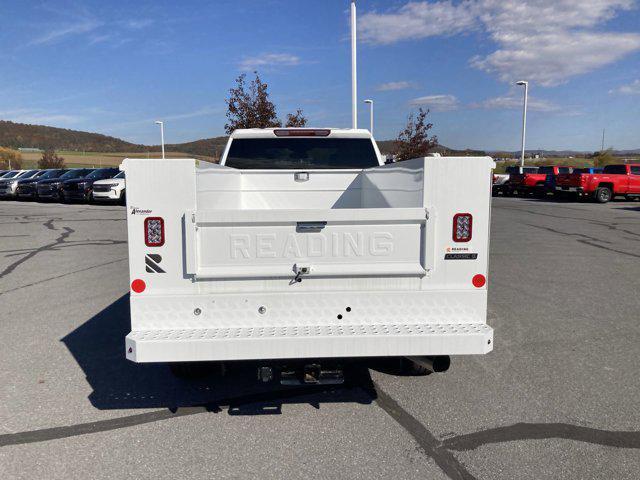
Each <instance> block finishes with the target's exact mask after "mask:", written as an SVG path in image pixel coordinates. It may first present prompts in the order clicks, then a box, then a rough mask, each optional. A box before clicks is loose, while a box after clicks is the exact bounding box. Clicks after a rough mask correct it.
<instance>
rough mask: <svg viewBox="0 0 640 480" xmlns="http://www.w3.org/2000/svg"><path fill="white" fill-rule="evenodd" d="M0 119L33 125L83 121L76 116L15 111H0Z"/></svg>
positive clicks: (67, 123)
mask: <svg viewBox="0 0 640 480" xmlns="http://www.w3.org/2000/svg"><path fill="white" fill-rule="evenodd" d="M0 118H2V119H3V120H9V121H12V122H17V123H30V124H33V125H44V124H48V125H73V124H76V123H78V122H80V121H82V120H83V117H80V116H77V115H69V114H60V113H51V112H45V111H43V110H32V109H26V108H25V109H16V110H5V111H0Z"/></svg>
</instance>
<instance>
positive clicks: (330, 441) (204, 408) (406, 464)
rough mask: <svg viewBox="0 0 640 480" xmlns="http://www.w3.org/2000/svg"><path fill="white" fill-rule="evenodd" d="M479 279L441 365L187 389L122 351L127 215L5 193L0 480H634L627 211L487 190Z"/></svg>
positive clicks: (639, 276)
mask: <svg viewBox="0 0 640 480" xmlns="http://www.w3.org/2000/svg"><path fill="white" fill-rule="evenodd" d="M489 282H490V283H489V285H490V294H489V323H490V325H491V326H492V327H494V329H495V350H494V351H493V352H492V353H491V354H489V355H487V356H484V357H462V358H461V357H454V358H453V359H452V367H451V370H449V372H447V373H445V374H433V375H430V376H427V377H401V376H395V375H392V374H390V373H388V372H387V371H386V370H385V369H384V368H381V367H379V366H378V367H376V366H375V365H374V366H373V368H370V369H362V370H361V371H357V372H354V374H353V382H352V383H350V384H347V385H345V386H340V387H333V388H307V387H305V388H293V389H291V388H289V389H284V388H283V387H280V386H269V385H267V386H265V385H262V384H257V383H256V382H255V381H254V371H253V369H252V367H251V365H240V366H238V367H236V368H235V369H232V370H231V372H230V375H229V376H228V377H227V378H226V379H207V380H202V381H199V382H191V383H189V382H185V381H183V380H177V379H175V378H173V377H172V376H171V374H170V373H169V370H168V369H167V368H166V367H165V366H162V365H136V364H132V363H129V362H127V361H126V360H125V359H124V354H123V347H122V345H123V339H124V336H125V335H126V333H128V331H129V326H128V318H127V315H128V293H127V292H128V283H129V282H128V268H127V249H126V221H125V210H124V208H122V207H118V206H93V205H91V206H89V205H58V204H36V203H20V202H0V325H1V326H2V349H1V353H0V398H1V399H2V402H0V478H2V479H7V480H8V479H17V478H24V479H33V478H47V479H66V480H68V479H76V478H77V479H86V478H93V479H99V478H138V479H143V478H144V479H146V478H153V479H158V478H191V479H195V478H207V479H210V478H367V479H371V478H429V479H432V478H433V479H437V478H443V479H446V478H451V479H474V478H476V479H486V478H498V479H512V478H519V479H526V478H530V479H540V478H576V479H577V478H580V479H588V478H616V479H623V478H629V479H635V478H638V471H640V450H639V449H640V411H639V409H638V405H639V402H640V376H639V375H638V366H639V360H638V357H639V354H640V347H639V345H640V326H639V325H640V315H639V314H640V293H639V288H638V285H639V284H640V202H622V201H616V202H612V203H609V204H606V205H596V204H588V203H571V202H562V203H555V202H545V201H538V200H530V199H517V198H495V199H494V208H493V213H492V237H491V262H490V274H489Z"/></svg>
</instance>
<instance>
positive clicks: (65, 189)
mask: <svg viewBox="0 0 640 480" xmlns="http://www.w3.org/2000/svg"><path fill="white" fill-rule="evenodd" d="M119 172H120V170H119V169H117V168H96V169H95V170H94V171H93V172H91V173H90V174H88V175H87V176H86V177H82V178H74V179H73V180H65V181H64V182H63V183H62V193H63V197H62V199H63V201H65V202H67V201H70V200H81V201H84V202H91V201H92V200H93V182H95V181H96V180H104V179H105V178H113V177H115V176H116V175H117V174H118V173H119Z"/></svg>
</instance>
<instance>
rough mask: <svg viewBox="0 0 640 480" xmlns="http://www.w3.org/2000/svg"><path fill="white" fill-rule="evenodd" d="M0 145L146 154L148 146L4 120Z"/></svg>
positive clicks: (1, 123)
mask: <svg viewBox="0 0 640 480" xmlns="http://www.w3.org/2000/svg"><path fill="white" fill-rule="evenodd" d="M0 145H1V146H3V147H11V148H19V147H32V148H41V149H43V150H44V149H47V148H53V149H55V150H76V151H87V152H145V151H147V150H148V149H149V147H146V146H144V145H137V144H135V143H130V142H125V141H124V140H121V139H119V138H115V137H109V136H107V135H102V134H100V133H89V132H81V131H78V130H69V129H66V128H57V127H46V126H43V125H28V124H25V123H14V122H8V121H4V120H0Z"/></svg>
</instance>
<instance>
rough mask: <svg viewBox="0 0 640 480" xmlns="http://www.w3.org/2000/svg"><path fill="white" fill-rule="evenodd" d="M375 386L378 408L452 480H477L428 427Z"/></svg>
mask: <svg viewBox="0 0 640 480" xmlns="http://www.w3.org/2000/svg"><path fill="white" fill-rule="evenodd" d="M373 385H374V388H375V391H376V394H377V398H376V400H375V401H376V403H377V404H378V406H379V407H380V408H382V409H383V410H384V411H385V412H386V413H387V414H388V415H389V416H390V417H391V418H393V419H394V420H395V421H396V422H398V424H400V426H401V427H402V428H404V429H405V430H406V431H407V433H409V435H411V436H412V437H413V439H414V440H415V441H416V442H417V443H418V445H419V446H420V448H421V449H422V450H423V451H424V453H425V454H427V455H428V456H429V457H431V458H432V459H433V460H434V461H435V462H436V464H437V465H438V466H439V467H440V469H441V470H442V471H443V472H444V473H445V474H446V475H447V476H448V477H449V478H451V479H452V480H475V478H476V477H474V476H473V475H472V474H471V473H470V472H469V471H468V470H467V469H466V468H465V466H464V465H463V464H462V463H460V462H459V461H458V460H457V459H456V457H455V456H454V455H453V453H451V452H450V451H449V450H448V449H447V448H446V447H445V446H444V445H443V443H442V442H441V441H440V440H439V439H437V438H436V437H435V436H434V435H433V433H431V432H430V431H429V430H428V429H427V427H425V426H424V425H423V424H422V423H420V421H419V420H418V419H416V418H415V417H414V416H412V415H411V414H410V413H409V412H407V411H406V410H405V409H404V408H402V407H401V406H400V405H399V404H398V402H396V401H395V400H394V399H393V398H391V397H390V396H389V395H388V394H387V393H386V392H385V391H384V390H382V389H381V388H380V387H379V386H378V385H377V384H376V383H374V384H373Z"/></svg>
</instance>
